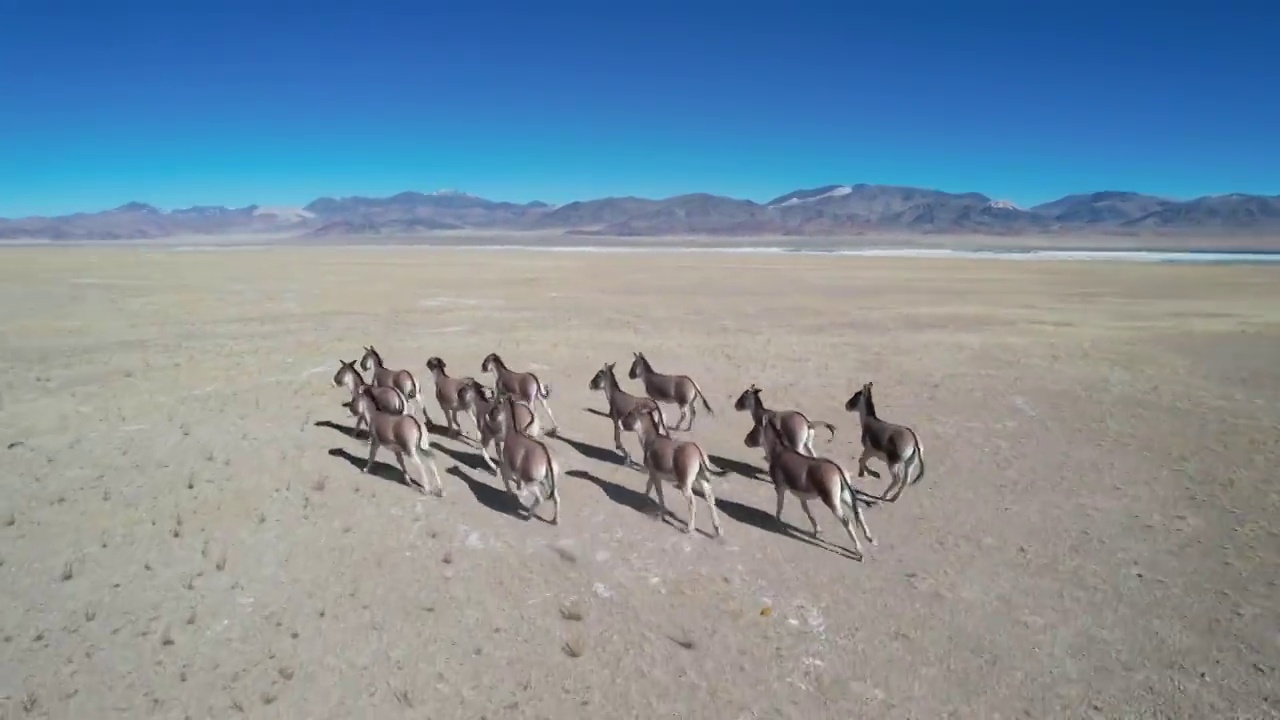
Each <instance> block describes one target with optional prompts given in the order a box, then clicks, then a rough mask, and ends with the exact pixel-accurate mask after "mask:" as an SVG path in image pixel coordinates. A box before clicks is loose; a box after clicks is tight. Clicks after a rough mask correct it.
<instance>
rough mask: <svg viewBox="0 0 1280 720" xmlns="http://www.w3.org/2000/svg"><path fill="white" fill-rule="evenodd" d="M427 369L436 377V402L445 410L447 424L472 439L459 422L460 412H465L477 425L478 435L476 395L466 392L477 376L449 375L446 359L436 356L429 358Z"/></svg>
mask: <svg viewBox="0 0 1280 720" xmlns="http://www.w3.org/2000/svg"><path fill="white" fill-rule="evenodd" d="M427 370H428V371H430V373H431V375H432V377H433V378H435V385H436V402H438V403H440V409H441V410H442V411H443V412H444V421H445V424H446V426H447V427H448V428H449V429H450V430H453V431H455V432H457V433H458V436H459V437H461V438H463V439H464V440H470V439H471V438H469V437H467V434H466V433H464V432H462V423H460V422H458V413H460V412H463V413H466V414H467V415H469V416H470V417H471V421H472V422H473V423H475V426H476V435H477V436H479V434H480V419H479V418H478V417H477V416H476V413H475V407H474V406H473V405H472V404H471V401H472V400H473V398H474V396H473V395H472V394H471V392H469V391H466V392H464V388H466V387H467V386H469V385H470V384H471V383H474V382H476V380H475V378H470V377H457V378H454V377H449V373H448V372H446V371H445V362H444V360H442V359H440V358H438V357H434V356H433V357H430V358H427ZM478 441H479V440H477V442H478Z"/></svg>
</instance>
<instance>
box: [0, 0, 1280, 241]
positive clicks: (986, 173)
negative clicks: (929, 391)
mask: <svg viewBox="0 0 1280 720" xmlns="http://www.w3.org/2000/svg"><path fill="white" fill-rule="evenodd" d="M1167 4H1168V7H1167V8H1165V9H1160V5H1159V4H1157V3H1136V2H1133V3H1127V2H1125V1H1124V0H1116V1H1114V2H1109V3H1101V2H1097V1H1096V0H1090V1H1088V2H1072V3H1048V2H1046V3H1043V4H1037V3H1032V2H1030V1H1028V2H1020V3H1015V2H1009V1H1007V0H1006V1H1005V2H999V1H995V2H983V3H973V2H963V3H961V2H958V1H952V2H945V3H944V2H937V3H935V4H929V3H906V2H903V3H901V4H900V6H901V7H902V8H904V9H902V10H900V11H888V10H880V9H875V10H871V9H862V7H861V6H863V5H865V6H867V7H873V6H874V7H884V6H890V5H894V4H893V3H882V2H867V3H858V2H852V1H851V0H844V2H840V1H839V0H829V1H828V2H822V3H818V2H812V3H808V2H801V0H795V1H794V2H793V3H791V4H788V3H778V2H770V3H764V2H763V0H761V1H760V3H759V4H752V3H749V2H741V1H740V2H729V1H728V0H723V1H716V0H685V2H683V3H677V2H674V1H669V0H653V2H649V3H641V2H634V3H623V2H619V3H618V4H617V5H611V4H609V3H606V2H604V0H599V1H598V2H587V1H586V0H578V1H577V2H568V1H567V0H564V1H559V2H558V1H557V0H547V1H546V2H537V3H535V2H520V3H517V2H512V1H510V0H506V1H504V0H490V1H489V2H475V3H463V2H461V0H440V1H438V2H419V3H410V2H387V3H376V2H374V0H367V2H337V1H336V0H335V1H334V2H330V3H320V2H315V3H303V2H297V1H296V0H277V1H275V2H259V3H251V2H243V1H233V2H219V3H202V2H196V1H195V0H192V1H191V2H176V1H175V2H157V1H156V0H141V1H139V2H134V3H128V4H126V3H123V2H120V3H114V2H110V1H109V0H100V1H99V2H92V3H91V2H69V1H65V0H64V1H59V0H45V1H44V2H22V1H21V0H0V216H8V217H13V216H20V215H27V214H54V213H62V212H70V211H76V210H90V211H92V210H99V209H105V208H109V207H114V206H116V205H119V204H122V203H124V202H127V201H131V200H138V201H142V202H149V203H152V204H155V205H158V206H160V207H163V208H172V207H181V206H188V205H193V204H225V205H234V206H239V205H246V204H251V203H258V204H263V205H273V204H283V205H301V204H304V203H306V202H308V201H310V200H312V199H314V198H315V197H318V196H322V195H337V196H342V195H390V194H394V193H396V192H400V191H403V190H423V191H430V190H435V189H439V188H456V189H460V190H465V191H467V192H470V193H473V194H477V195H481V196H485V197H489V198H492V199H499V200H513V201H521V202H523V201H528V200H534V199H539V200H544V201H547V202H552V203H560V202H567V201H569V200H574V199H586V198H592V197H602V196H607V195H641V196H648V197H664V196H669V195H675V194H680V193H684V192H694V191H706V192H714V193H719V194H725V195H731V196H735V197H745V198H750V199H754V200H760V201H763V200H767V199H769V198H770V197H773V196H775V195H779V194H782V193H784V192H788V191H790V190H793V189H797V188H803V187H814V186H819V185H825V184H830V183H857V182H867V183H889V184H902V185H917V186H925V187H934V188H939V189H942V190H950V191H968V190H975V191H978V192H983V193H986V194H988V195H990V196H992V197H995V198H999V199H1008V200H1012V201H1014V202H1016V203H1019V204H1022V205H1030V204H1034V203H1037V202H1042V201H1045V200H1049V199H1053V198H1055V197H1058V196H1061V195H1064V194H1067V193H1070V192H1083V191H1093V190H1104V189H1124V190H1136V191H1141V192H1149V193H1153V194H1158V195H1165V196H1169V197H1175V198H1190V197H1195V196H1199V195H1205V194H1219V193H1227V192H1251V193H1265V194H1277V193H1280V4H1274V3H1273V4H1265V3H1260V2H1259V3H1244V2H1235V3H1232V2H1224V3H1221V4H1219V5H1217V6H1216V7H1218V8H1219V9H1218V10H1210V9H1208V8H1210V7H1214V6H1212V5H1210V4H1208V3H1204V4H1203V6H1202V9H1179V8H1192V7H1193V3H1192V2H1191V0H1183V2H1181V3H1175V2H1173V0H1170V2H1169V3H1167ZM213 5H217V8H218V9H212V6H213ZM1127 6H1131V7H1127ZM468 7H470V8H471V9H462V8H468ZM184 8H186V9H184ZM442 8H459V9H457V10H453V9H442Z"/></svg>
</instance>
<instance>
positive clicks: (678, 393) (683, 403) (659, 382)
mask: <svg viewBox="0 0 1280 720" xmlns="http://www.w3.org/2000/svg"><path fill="white" fill-rule="evenodd" d="M631 354H632V355H634V356H635V358H634V359H633V360H632V361H631V370H629V371H628V372H627V377H629V378H631V379H632V380H639V381H640V382H642V383H644V393H645V395H648V396H649V397H650V398H652V399H654V400H656V401H657V402H659V403H667V404H669V405H672V404H673V405H676V406H677V407H679V408H680V417H679V418H678V419H677V420H676V424H675V427H674V428H672V429H673V430H681V429H683V430H690V431H691V430H693V417H694V415H696V414H697V411H696V410H695V409H694V405H693V401H694V400H701V401H702V407H704V408H706V410H707V412H708V413H710V414H711V415H712V416H714V415H715V412H714V411H713V410H712V409H711V406H710V405H708V404H707V396H706V395H704V394H702V388H700V387H698V383H696V382H694V381H693V378H691V377H689V376H688V375H667V374H665V373H660V372H658V371H657V370H654V369H653V366H652V365H650V364H649V360H648V358H646V357H645V356H644V353H642V352H633V353H631ZM685 418H688V419H689V424H688V427H685V428H681V427H680V424H681V422H683V421H684V419H685ZM663 424H666V420H663Z"/></svg>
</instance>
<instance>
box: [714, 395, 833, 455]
mask: <svg viewBox="0 0 1280 720" xmlns="http://www.w3.org/2000/svg"><path fill="white" fill-rule="evenodd" d="M733 409H734V410H737V411H738V412H743V411H750V412H751V422H752V423H753V424H755V425H759V424H761V423H767V424H770V425H772V426H773V427H774V429H776V430H777V431H778V432H779V434H780V435H781V436H782V442H783V444H785V445H786V446H787V447H789V448H791V449H793V450H797V451H799V452H802V453H804V454H805V455H808V456H809V457H817V453H816V452H814V450H813V437H814V434H815V433H814V428H817V427H824V428H826V429H827V431H828V432H830V433H831V438H832V439H835V436H836V427H835V425H832V424H831V423H829V422H823V421H821V420H810V419H809V418H807V417H805V414H804V413H802V412H800V411H799V410H770V409H768V408H766V407H765V406H764V401H763V400H761V399H760V388H758V387H756V384H755V383H751V387H749V388H747V389H746V390H743V391H742V394H741V395H739V396H738V399H737V400H735V401H734V403H733Z"/></svg>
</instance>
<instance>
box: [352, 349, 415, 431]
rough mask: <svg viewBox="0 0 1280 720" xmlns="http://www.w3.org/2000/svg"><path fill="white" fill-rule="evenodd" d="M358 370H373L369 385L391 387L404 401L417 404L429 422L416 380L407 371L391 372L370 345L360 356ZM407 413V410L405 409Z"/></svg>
mask: <svg viewBox="0 0 1280 720" xmlns="http://www.w3.org/2000/svg"><path fill="white" fill-rule="evenodd" d="M360 369H361V370H373V375H372V377H370V378H369V384H370V385H373V386H374V387H393V388H395V389H397V390H399V391H400V393H401V394H402V395H404V397H405V399H406V400H411V401H414V402H417V403H418V409H419V410H421V411H422V417H423V418H424V419H425V420H426V421H427V422H431V416H430V415H428V414H427V406H426V404H425V403H424V402H423V400H422V393H421V392H420V391H419V388H418V379H417V378H416V377H414V376H413V373H411V372H409V371H408V370H391V369H389V368H387V366H386V365H385V364H383V362H382V356H381V355H379V354H378V351H377V350H375V349H373V346H372V345H370V346H369V347H366V348H365V349H364V355H361V356H360ZM406 411H407V409H406Z"/></svg>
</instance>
